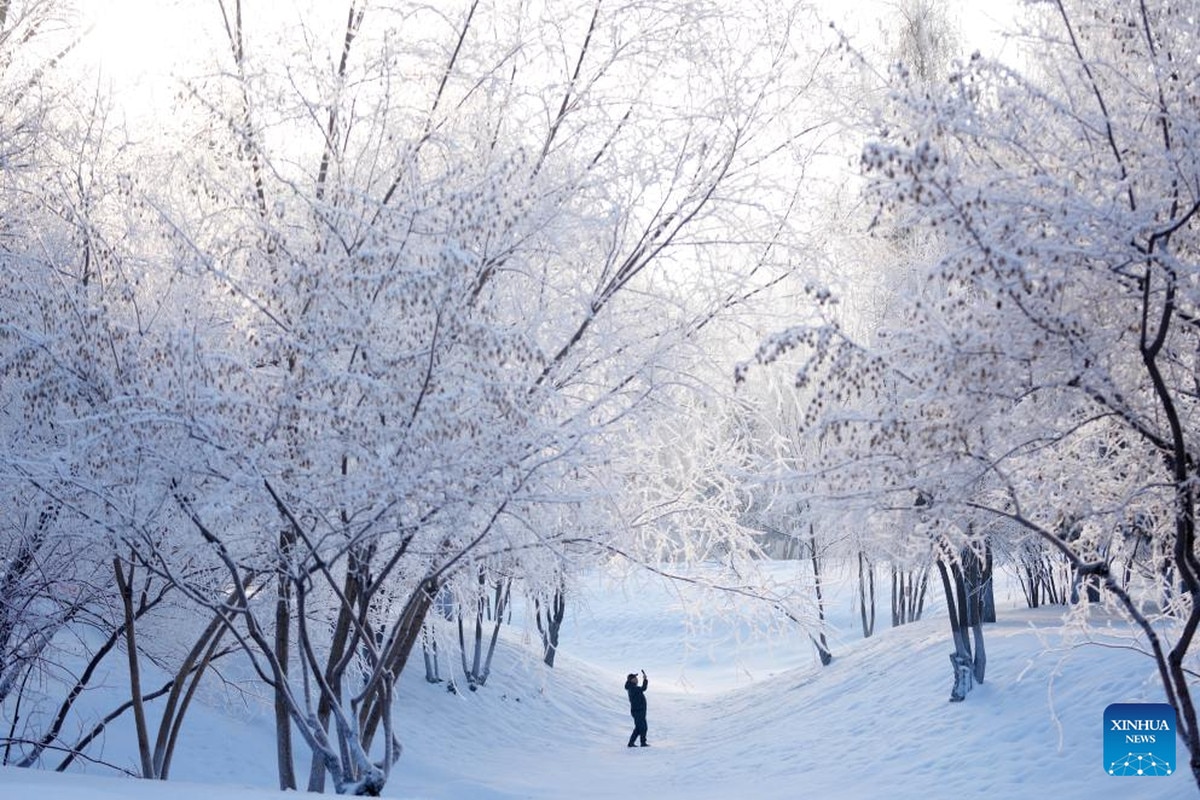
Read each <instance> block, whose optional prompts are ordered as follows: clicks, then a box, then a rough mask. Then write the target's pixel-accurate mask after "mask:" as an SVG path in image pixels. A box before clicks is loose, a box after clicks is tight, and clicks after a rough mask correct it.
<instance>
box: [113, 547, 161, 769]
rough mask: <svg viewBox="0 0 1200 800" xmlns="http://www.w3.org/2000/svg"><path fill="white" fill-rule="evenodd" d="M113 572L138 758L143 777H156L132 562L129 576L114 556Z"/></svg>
mask: <svg viewBox="0 0 1200 800" xmlns="http://www.w3.org/2000/svg"><path fill="white" fill-rule="evenodd" d="M113 574H114V575H115V576H116V580H117V590H118V591H119V592H120V594H121V606H122V608H123V609H124V612H125V650H126V654H127V655H128V657H129V698H130V700H132V701H133V719H134V727H135V729H136V731H137V745H138V758H139V759H140V760H141V762H142V777H143V778H157V777H158V775H157V774H156V773H155V771H154V759H153V757H152V756H151V753H150V734H149V732H148V730H147V728H146V705H145V703H144V702H143V698H142V673H141V668H140V666H139V660H140V659H139V656H138V649H137V635H136V633H135V631H134V613H133V585H132V584H133V564H130V565H129V574H128V575H126V574H125V571H124V569H123V568H122V567H121V560H120V559H119V558H114V559H113Z"/></svg>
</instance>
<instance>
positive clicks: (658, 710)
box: [0, 578, 1197, 800]
mask: <svg viewBox="0 0 1200 800" xmlns="http://www.w3.org/2000/svg"><path fill="white" fill-rule="evenodd" d="M675 591H676V590H675V589H671V588H668V587H665V586H663V585H661V584H660V583H659V582H658V581H657V580H650V579H647V578H643V579H640V580H636V581H632V582H626V583H622V584H614V583H611V582H609V581H603V580H601V579H599V578H597V579H596V580H595V581H593V582H592V583H591V584H590V585H589V591H588V593H587V595H586V598H585V602H583V603H582V605H577V606H575V607H574V608H573V609H572V612H571V613H572V614H573V616H572V617H571V618H570V621H569V625H568V626H567V628H566V630H565V631H564V638H563V643H562V652H561V654H560V656H559V661H558V664H557V665H556V667H555V668H554V669H553V670H549V669H546V668H544V667H543V666H542V665H541V664H540V662H539V661H538V659H537V657H536V655H534V656H527V655H522V653H533V651H534V650H536V647H535V643H534V642H533V641H532V639H533V637H532V636H528V635H526V636H525V637H523V636H522V635H521V633H520V630H519V629H518V631H517V635H515V636H512V637H510V638H509V639H508V640H507V641H506V642H504V644H503V649H502V650H501V651H500V652H499V653H498V654H497V663H496V666H495V670H494V673H493V675H492V678H491V679H490V681H489V683H488V685H487V686H486V687H484V688H483V689H480V690H479V691H478V692H473V693H472V692H464V693H463V694H459V695H455V694H450V693H448V692H447V691H445V689H444V687H442V686H435V685H430V684H426V683H425V682H424V681H423V679H422V673H421V671H420V669H419V664H414V666H415V667H418V669H416V670H413V671H412V672H410V673H408V674H406V676H405V680H404V681H403V682H402V686H401V692H400V694H401V697H400V700H399V702H400V707H399V712H398V720H397V723H398V725H399V726H400V728H401V735H402V738H403V740H404V743H405V753H404V757H403V758H402V759H401V761H400V763H399V764H398V766H397V768H396V772H395V773H394V775H393V778H392V780H391V782H390V783H389V785H388V787H387V790H386V794H387V795H388V796H391V797H397V798H412V799H413V800H416V799H417V798H429V799H430V800H432V799H433V798H438V799H440V800H491V799H495V800H499V799H500V798H505V799H506V800H507V799H509V798H514V799H515V798H537V799H541V798H545V799H546V800H550V799H551V798H555V799H558V800H583V799H584V798H625V797H642V798H656V799H658V800H674V799H675V798H678V799H679V800H683V799H684V798H687V800H696V799H697V798H794V797H811V798H818V797H819V798H864V799H865V798H878V797H884V796H886V797H888V798H893V799H902V798H920V800H934V799H935V798H949V797H980V796H986V797H989V798H1004V799H1007V798H1025V797H1050V798H1054V800H1070V798H1087V800H1096V799H1097V798H1109V797H1120V798H1156V799H1161V798H1184V797H1188V798H1190V797H1195V796H1196V795H1197V789H1196V786H1195V784H1194V783H1193V781H1192V779H1191V776H1190V773H1189V771H1188V769H1187V767H1186V763H1185V764H1184V768H1183V769H1182V770H1181V771H1178V772H1176V774H1173V775H1171V776H1169V777H1156V778H1117V777H1110V776H1109V775H1108V774H1107V773H1106V772H1105V769H1104V758H1103V714H1104V710H1105V707H1106V706H1107V705H1108V704H1110V703H1116V702H1161V701H1162V693H1161V690H1160V688H1159V686H1158V683H1157V681H1156V678H1155V673H1154V668H1153V664H1152V662H1151V661H1150V660H1149V659H1148V658H1147V657H1145V656H1144V655H1141V654H1139V653H1137V652H1135V651H1134V650H1132V649H1130V648H1128V647H1125V646H1123V645H1125V644H1128V641H1127V637H1125V636H1122V629H1121V628H1114V629H1113V633H1112V636H1111V638H1108V639H1106V640H1105V641H1103V642H1098V641H1097V642H1093V643H1085V642H1081V641H1078V640H1077V637H1075V636H1073V635H1072V634H1069V633H1064V630H1063V627H1062V624H1061V619H1060V610H1058V609H1040V610H1036V611H1031V610H1028V609H1024V608H1022V605H1023V604H1022V603H1021V602H1020V598H1019V597H1014V596H1013V593H1012V592H1011V591H1004V592H1002V596H1001V597H1000V598H998V599H999V604H1000V607H1001V608H1000V621H999V622H998V623H997V624H995V625H990V626H988V627H987V634H986V635H987V655H988V670H987V683H986V684H984V685H982V686H978V687H976V689H975V691H974V692H972V693H971V695H970V696H969V697H968V699H967V700H966V702H964V703H957V704H952V703H949V702H947V698H948V695H949V691H950V683H951V681H950V678H951V674H950V666H949V659H948V653H949V651H950V644H949V641H948V630H947V626H946V620H945V617H944V615H943V614H942V613H941V611H940V608H938V607H937V604H936V603H935V607H934V608H932V609H931V610H930V611H929V613H928V614H927V616H926V619H924V620H923V621H921V622H918V623H915V624H912V625H907V626H904V627H901V628H894V629H893V628H890V627H888V626H887V624H886V620H881V621H880V624H879V625H878V626H877V633H876V635H875V636H873V637H871V638H869V639H862V637H861V632H860V631H858V623H857V616H856V615H857V611H856V610H855V609H854V608H853V607H852V604H851V601H850V595H849V592H846V591H842V592H841V593H837V594H835V595H834V596H833V599H832V603H831V607H830V612H831V615H832V619H833V621H834V622H835V623H837V627H838V628H839V630H840V635H837V636H835V637H834V638H833V639H832V644H833V650H834V654H835V658H834V661H833V663H832V664H830V665H829V666H828V667H824V668H822V667H821V666H819V664H817V663H816V661H815V658H814V655H813V648H812V646H811V645H810V644H809V643H808V641H807V639H805V638H804V637H802V636H798V635H795V634H792V635H791V636H778V635H774V636H770V635H755V632H754V628H755V627H756V626H755V625H753V624H750V623H746V622H737V621H733V620H731V619H729V618H727V617H725V616H720V617H717V618H715V619H714V618H712V617H709V618H707V619H706V620H704V621H703V622H698V621H697V620H695V619H693V618H691V617H689V616H688V615H687V614H685V613H683V611H681V607H680V604H679V602H678V599H677V598H676V597H675V596H674V592H675ZM936 596H937V593H936V592H934V593H932V597H933V598H934V599H936ZM883 600H884V602H885V603H886V597H885V598H883ZM881 610H882V611H884V612H885V613H886V606H885V607H884V608H883V609H881ZM454 656H455V658H456V657H457V654H454ZM443 666H444V668H445V667H447V666H449V665H443ZM643 668H644V669H645V670H646V672H647V673H648V674H649V676H650V690H649V692H648V699H649V706H650V708H649V723H650V742H651V747H650V748H648V749H641V748H633V749H629V748H626V746H625V741H626V738H627V737H628V735H629V731H630V729H631V727H632V724H631V720H630V718H629V714H628V703H627V701H626V698H625V694H624V692H623V691H622V683H623V682H624V676H625V674H626V673H627V672H631V671H635V670H639V669H643ZM1177 750H1178V752H1177V755H1178V758H1179V759H1180V760H1181V761H1184V762H1186V751H1185V750H1184V748H1183V746H1182V744H1180V745H1179V746H1178V748H1177ZM104 758H105V760H107V761H109V762H114V763H118V764H123V765H132V764H133V763H134V753H133V752H132V751H131V750H129V749H128V748H127V745H125V744H124V742H123V741H122V739H121V738H120V737H118V736H116V735H115V734H114V735H113V736H111V737H110V739H109V741H108V743H107V744H106V747H105V751H104ZM302 771H303V770H302ZM273 782H274V750H273V740H272V736H271V727H270V723H269V720H268V719H267V717H266V716H265V715H264V716H261V717H257V718H256V717H254V716H247V715H245V714H241V715H231V714H230V713H229V712H228V710H226V711H221V710H220V709H216V708H200V709H196V710H194V711H193V712H192V714H191V716H190V717H189V724H188V726H187V729H186V733H185V739H184V741H182V742H181V745H180V752H179V754H178V756H177V763H176V766H175V768H174V770H173V779H172V780H171V781H170V782H169V783H166V784H164V783H158V782H149V781H137V780H132V779H129V778H120V777H112V776H110V775H107V774H102V771H100V770H98V769H96V768H95V767H92V768H90V769H89V772H88V774H72V775H59V774H56V773H51V772H45V771H36V770H18V769H13V768H5V769H0V799H2V800H28V799H29V798H45V800H51V799H53V800H101V799H103V800H109V798H128V800H213V799H214V798H217V799H219V800H263V799H264V798H270V797H279V793H278V792H275V791H272V790H271V788H270V787H271V786H272V785H273Z"/></svg>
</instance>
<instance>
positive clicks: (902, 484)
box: [762, 0, 1200, 780]
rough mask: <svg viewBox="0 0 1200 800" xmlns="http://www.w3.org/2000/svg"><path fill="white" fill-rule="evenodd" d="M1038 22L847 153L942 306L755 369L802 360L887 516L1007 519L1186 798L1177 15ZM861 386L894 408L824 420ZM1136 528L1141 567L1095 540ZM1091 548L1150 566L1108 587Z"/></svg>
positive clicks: (1189, 386)
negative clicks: (1096, 616)
mask: <svg viewBox="0 0 1200 800" xmlns="http://www.w3.org/2000/svg"><path fill="white" fill-rule="evenodd" d="M1035 10H1036V11H1038V15H1037V16H1036V17H1034V18H1033V19H1032V22H1033V23H1034V27H1033V28H1032V33H1031V35H1032V36H1033V39H1032V43H1031V46H1030V47H1029V48H1028V51H1027V52H1028V57H1029V59H1030V66H1029V67H1028V68H1025V69H1022V70H1018V69H1015V68H1012V67H1010V66H1006V65H1004V64H1002V63H995V62H993V61H990V60H988V59H985V58H982V57H975V58H973V59H971V60H970V62H969V63H967V64H964V65H963V66H962V68H961V69H960V70H959V71H957V72H956V73H955V74H954V75H953V76H952V80H950V81H949V82H948V83H947V84H946V86H945V87H944V89H943V90H941V91H936V92H931V91H926V90H925V89H924V88H923V87H922V88H921V89H919V90H917V89H916V88H915V87H911V88H909V87H905V86H904V85H901V87H900V89H899V91H898V94H897V100H898V103H899V111H898V112H897V114H896V115H895V116H894V117H892V118H890V119H889V120H888V122H889V124H888V127H887V129H886V130H885V131H884V133H883V134H882V135H881V137H880V138H879V139H878V141H877V142H876V143H875V144H874V145H872V146H870V147H869V148H868V149H867V150H866V153H865V156H864V166H865V168H866V170H867V172H868V174H869V175H870V176H871V178H872V179H873V180H874V186H873V189H874V191H875V192H876V197H878V198H879V199H880V201H881V204H882V205H883V206H884V207H886V208H888V209H889V213H890V214H899V215H904V214H909V215H910V216H909V219H911V221H912V224H913V225H914V226H928V228H929V229H930V230H931V231H933V233H932V234H931V235H936V236H938V237H940V238H941V241H942V242H943V243H944V249H943V250H942V255H941V256H940V257H939V258H937V259H935V260H934V261H932V262H931V263H929V264H928V268H927V271H926V275H927V277H928V279H929V280H931V281H933V282H935V283H937V284H938V285H939V286H941V287H944V291H943V292H942V293H940V294H939V295H936V296H935V297H933V298H923V299H922V298H915V297H914V298H912V302H910V303H909V304H908V305H907V308H906V311H905V313H906V315H907V316H906V318H905V320H904V324H902V325H900V324H897V325H893V326H892V327H890V328H889V329H888V330H886V331H881V334H886V335H883V336H881V338H880V341H879V343H878V344H877V345H876V346H875V347H873V348H871V349H866V348H863V347H861V346H859V345H857V344H856V343H853V342H850V341H849V340H848V339H847V338H846V337H844V336H843V335H842V334H841V333H840V332H839V331H837V330H836V329H834V328H832V327H824V328H820V329H817V330H814V329H805V330H795V331H792V332H791V333H790V334H787V335H784V336H782V337H780V338H779V339H776V340H774V341H773V342H771V343H770V344H768V345H767V346H766V347H765V348H764V351H763V354H762V355H763V356H764V357H770V355H771V354H772V353H773V352H774V348H776V347H780V346H782V347H785V348H786V347H791V346H799V347H802V348H804V349H805V351H806V352H807V353H809V354H813V356H814V361H813V362H812V363H810V367H811V369H810V372H809V374H810V375H811V376H812V378H813V379H814V380H817V381H819V382H820V383H821V385H822V386H823V387H824V389H825V392H824V401H825V402H824V404H823V406H822V410H821V412H820V416H821V418H822V420H823V421H824V422H825V423H826V424H828V425H834V426H837V427H839V428H840V429H841V430H842V433H843V436H844V437H845V440H846V441H847V442H850V443H851V447H852V450H853V451H854V452H859V453H862V454H864V455H865V454H868V453H869V454H870V455H869V458H870V462H871V463H870V465H869V466H870V469H860V474H859V475H857V476H854V475H850V474H849V473H846V475H845V477H846V480H847V481H849V482H855V481H859V485H864V484H865V483H869V484H870V485H872V486H874V487H876V489H878V490H880V491H881V492H882V496H884V497H887V496H890V497H892V498H893V499H892V503H891V504H892V506H893V507H895V508H897V509H899V508H901V507H908V508H911V503H912V500H911V498H912V496H913V494H914V493H916V492H925V493H927V494H928V496H930V497H931V498H933V502H931V503H929V504H928V506H927V510H925V511H924V512H923V513H924V514H926V515H927V516H928V518H929V521H930V524H935V525H938V526H939V527H940V530H941V532H942V533H943V534H944V535H945V536H947V537H949V541H950V542H951V543H952V544H954V543H956V542H958V543H961V544H963V545H970V544H972V543H974V542H978V541H979V540H980V537H981V536H983V535H984V534H985V532H986V531H987V529H988V528H989V527H992V525H991V524H990V523H989V522H988V521H989V520H996V519H1000V520H1004V521H1006V522H1007V523H1009V524H1008V525H1007V526H1006V529H1007V530H1009V531H1011V530H1014V529H1015V528H1019V529H1020V530H1023V531H1025V532H1026V534H1027V535H1029V536H1031V537H1034V538H1036V539H1038V540H1039V541H1040V542H1042V543H1043V544H1045V545H1047V546H1049V547H1052V548H1054V549H1055V550H1056V551H1057V552H1059V553H1061V554H1062V555H1063V557H1065V558H1066V559H1067V560H1068V561H1069V562H1070V563H1071V565H1072V568H1073V572H1074V580H1075V581H1076V582H1078V584H1079V589H1080V592H1079V595H1080V596H1081V597H1086V596H1087V591H1086V589H1087V586H1088V585H1091V586H1093V587H1096V586H1098V587H1099V591H1098V592H1097V596H1098V597H1099V600H1100V602H1104V603H1106V604H1109V605H1111V607H1113V608H1115V609H1117V610H1119V611H1120V612H1121V613H1122V614H1124V615H1126V616H1127V617H1128V618H1129V620H1130V621H1131V623H1132V624H1133V626H1134V627H1135V629H1136V630H1138V631H1139V633H1140V636H1141V642H1142V645H1143V647H1144V648H1145V651H1146V652H1147V654H1148V655H1149V656H1150V657H1151V658H1152V660H1153V663H1154V664H1155V666H1156V668H1157V671H1158V674H1159V675H1160V677H1161V680H1162V685H1163V690H1164V693H1165V695H1166V699H1167V701H1168V702H1170V703H1171V704H1172V705H1173V706H1174V707H1175V709H1176V711H1177V712H1178V719H1179V735H1180V737H1181V739H1182V740H1183V741H1184V743H1185V744H1186V746H1187V748H1188V751H1189V753H1190V757H1191V766H1192V771H1193V774H1194V775H1196V777H1197V780H1200V738H1198V737H1200V732H1198V729H1197V717H1196V710H1195V703H1194V698H1193V696H1192V690H1191V687H1190V685H1189V680H1188V675H1189V673H1190V671H1191V670H1193V669H1194V661H1195V654H1194V647H1193V640H1194V635H1195V630H1196V626H1197V624H1200V606H1198V604H1197V600H1200V582H1198V579H1197V574H1198V573H1197V566H1198V564H1197V561H1196V555H1195V503H1196V497H1195V486H1196V481H1195V474H1194V473H1195V464H1196V442H1195V441H1194V436H1193V433H1192V431H1193V429H1194V427H1195V426H1194V425H1193V424H1192V421H1193V417H1194V415H1195V414H1196V413H1197V411H1198V409H1197V408H1196V396H1197V394H1196V391H1195V354H1196V352H1197V342H1198V340H1197V327H1196V325H1195V318H1196V307H1197V301H1198V300H1200V298H1197V297H1196V296H1195V287H1194V284H1195V283H1196V280H1195V278H1196V274H1195V273H1196V266H1195V264H1196V242H1195V238H1196V236H1195V228H1196V221H1195V218H1196V212H1197V210H1200V199H1198V198H1200V184H1198V181H1197V175H1200V170H1198V169H1197V165H1196V161H1197V157H1198V155H1200V153H1198V151H1197V149H1196V146H1195V143H1196V141H1197V138H1196V135H1195V133H1196V132H1195V130H1194V127H1195V126H1194V120H1195V114H1194V108H1195V93H1194V92H1193V91H1192V89H1191V88H1190V87H1191V85H1192V83H1193V81H1194V80H1195V78H1196V74H1195V73H1196V64H1197V53H1196V50H1195V48H1196V43H1197V41H1200V39H1198V38H1197V36H1196V24H1197V14H1196V11H1197V8H1196V7H1195V5H1194V4H1192V3H1184V4H1177V5H1170V6H1167V5H1154V6H1149V5H1147V4H1141V5H1137V4H1127V3H1115V2H1114V3H1107V2H1106V3H1087V4H1082V3H1073V2H1067V0H1060V2H1055V3H1051V4H1044V5H1042V6H1038V7H1037V8H1036V9H1035ZM835 364H836V365H838V366H840V367H843V369H841V370H840V371H839V373H838V374H833V373H830V372H829V371H825V370H824V369H823V367H824V366H829V365H835ZM881 382H891V383H896V384H901V385H904V386H905V387H907V388H906V391H905V393H904V395H903V396H902V402H900V403H898V404H896V406H894V407H892V408H889V409H887V410H886V412H885V413H876V414H873V415H870V416H869V417H868V416H860V417H857V418H854V417H852V416H851V415H849V414H847V413H844V411H839V410H838V409H845V408H847V407H848V406H849V405H850V404H851V403H852V401H853V399H854V397H856V396H858V395H860V394H861V393H862V391H863V390H864V389H866V387H872V386H875V385H877V384H879V383H881ZM868 473H869V475H868ZM1133 520H1138V521H1139V522H1138V528H1139V531H1140V532H1141V533H1139V537H1142V536H1144V537H1145V538H1148V539H1149V540H1150V541H1151V543H1152V545H1151V546H1150V547H1148V548H1143V549H1141V550H1136V549H1134V548H1133V547H1132V546H1131V545H1130V544H1126V542H1130V541H1136V539H1137V538H1139V537H1129V538H1128V539H1127V538H1126V537H1124V536H1123V535H1122V536H1114V534H1115V533H1116V532H1119V531H1124V530H1127V529H1128V528H1129V526H1130V524H1131V522H1132V521H1133ZM1108 542H1112V543H1113V545H1112V546H1113V547H1123V548H1125V547H1128V548H1129V549H1128V550H1127V551H1126V553H1127V555H1128V557H1130V558H1134V559H1137V558H1139V556H1138V555H1136V553H1138V552H1141V553H1144V554H1145V555H1144V556H1142V557H1144V558H1146V559H1147V561H1146V563H1147V565H1148V566H1150V565H1153V568H1152V569H1148V570H1146V571H1145V572H1144V573H1143V575H1144V577H1143V579H1142V580H1138V581H1133V582H1126V581H1125V579H1124V571H1123V570H1114V569H1113V568H1112V566H1111V564H1112V559H1111V557H1110V555H1111V554H1110V553H1108V552H1106V550H1108V549H1109V545H1108V544H1107V543H1108ZM1151 553H1153V555H1151ZM1083 605H1084V606H1085V608H1084V610H1083V611H1081V612H1080V613H1081V614H1085V613H1086V604H1083Z"/></svg>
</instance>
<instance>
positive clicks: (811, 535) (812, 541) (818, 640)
mask: <svg viewBox="0 0 1200 800" xmlns="http://www.w3.org/2000/svg"><path fill="white" fill-rule="evenodd" d="M808 548H809V555H810V556H812V568H813V588H814V590H815V591H816V593H817V619H818V620H819V621H820V623H821V630H820V632H819V633H818V634H817V635H816V636H815V637H813V636H810V637H809V638H810V639H812V643H813V645H815V646H816V648H817V655H818V656H819V657H820V659H821V666H823V667H828V666H829V665H830V663H831V662H832V661H833V653H831V652H830V651H829V643H828V642H827V641H826V639H825V599H824V597H822V595H821V558H820V556H819V555H818V554H817V532H816V529H815V528H814V527H813V524H812V523H811V522H810V523H808Z"/></svg>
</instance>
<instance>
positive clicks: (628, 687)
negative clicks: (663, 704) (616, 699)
mask: <svg viewBox="0 0 1200 800" xmlns="http://www.w3.org/2000/svg"><path fill="white" fill-rule="evenodd" d="M649 685H650V679H649V678H646V677H644V676H643V677H642V685H641V686H638V685H637V678H633V679H630V680H626V681H625V691H626V692H628V693H629V711H630V712H631V713H633V714H645V713H646V687H647V686H649Z"/></svg>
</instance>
